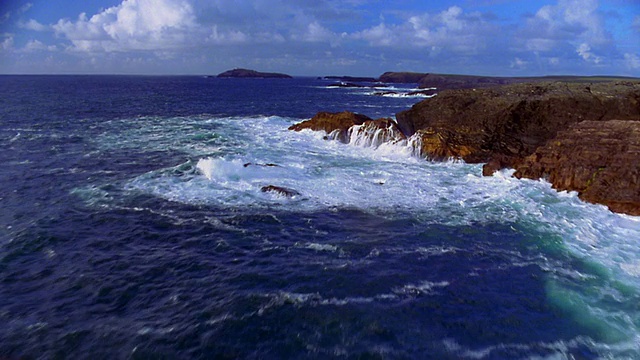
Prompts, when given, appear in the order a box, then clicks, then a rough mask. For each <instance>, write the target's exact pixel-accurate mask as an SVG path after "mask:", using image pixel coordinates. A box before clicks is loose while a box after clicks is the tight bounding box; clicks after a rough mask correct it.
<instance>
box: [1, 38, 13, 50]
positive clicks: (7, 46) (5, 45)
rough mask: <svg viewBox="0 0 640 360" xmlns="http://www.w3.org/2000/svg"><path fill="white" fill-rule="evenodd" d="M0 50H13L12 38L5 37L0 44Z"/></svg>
mask: <svg viewBox="0 0 640 360" xmlns="http://www.w3.org/2000/svg"><path fill="white" fill-rule="evenodd" d="M0 49H2V50H11V49H13V36H12V35H9V36H7V37H6V38H5V39H4V40H3V41H2V43H0Z"/></svg>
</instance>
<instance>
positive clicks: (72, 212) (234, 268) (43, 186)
mask: <svg viewBox="0 0 640 360" xmlns="http://www.w3.org/2000/svg"><path fill="white" fill-rule="evenodd" d="M327 84H328V82H327V81H324V80H317V79H313V78H297V79H292V80H287V79H272V80H266V79H215V78H204V77H122V76H0V165H1V168H2V172H0V207H1V208H0V209H1V210H0V358H8V359H14V358H15V359H18V358H46V359H48V358H93V359H97V358H99V359H103V358H104V359H120V358H121V359H129V358H133V359H147V358H167V359H182V358H203V359H204V358H206V359H209V358H242V359H244V358H275V359H280V358H321V359H324V358H390V359H395V358H412V359H413V358H424V359H449V358H450V359H458V358H469V359H485V358H486V359H523V358H545V359H546V358H549V359H595V358H616V359H617V358H640V345H639V342H640V331H639V328H640V293H639V290H640V250H639V248H638V240H639V239H640V220H639V219H638V218H633V217H628V216H622V215H616V214H612V213H610V212H608V210H606V209H605V208H604V207H601V206H596V205H589V204H584V203H582V202H581V201H580V200H578V199H577V197H576V196H575V194H571V193H569V194H567V193H560V194H559V193H556V192H555V191H554V190H553V189H551V188H550V187H549V185H548V184H546V183H544V182H535V181H519V180H515V179H512V178H511V177H510V176H509V173H508V172H503V173H500V174H497V175H496V176H494V177H491V178H483V177H481V176H480V175H479V174H480V168H479V167H478V166H477V165H467V164H463V163H454V162H451V163H430V162H427V161H424V160H421V159H417V158H415V157H412V156H411V154H410V152H407V151H405V150H406V149H404V148H402V147H401V146H396V147H394V146H388V147H387V146H376V147H375V148H371V147H361V146H355V145H345V144H338V143H335V142H332V141H325V140H323V139H322V134H314V133H312V132H302V133H295V132H290V131H288V130H287V127H288V126H289V125H291V124H293V123H295V122H298V121H301V120H303V119H306V118H309V117H311V116H313V115H314V114H315V113H316V112H318V111H342V110H351V111H356V112H360V113H364V114H366V115H369V116H371V117H381V116H384V117H392V116H394V114H395V113H396V112H398V111H400V110H403V109H406V108H408V107H410V106H411V105H412V104H413V103H415V102H417V101H419V100H421V99H419V98H405V97H379V96H373V95H371V92H373V91H372V90H370V89H343V88H333V89H328V88H327V87H326V85H327ZM396 87H399V85H396ZM248 162H251V163H254V164H259V163H277V164H278V165H279V166H278V167H274V168H267V167H260V166H249V167H244V166H243V165H244V164H245V163H248ZM268 184H275V185H286V186H287V187H291V188H294V189H295V190H296V191H298V192H300V193H301V195H300V196H296V197H294V198H293V199H288V198H283V197H280V196H277V195H275V194H269V193H262V192H261V191H260V188H261V186H263V185H268Z"/></svg>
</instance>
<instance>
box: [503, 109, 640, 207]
mask: <svg viewBox="0 0 640 360" xmlns="http://www.w3.org/2000/svg"><path fill="white" fill-rule="evenodd" d="M514 175H515V176H516V177H518V178H523V177H524V178H530V179H538V178H545V179H547V180H548V181H549V182H551V183H552V184H553V186H554V188H556V189H558V190H574V191H578V193H579V194H580V198H582V199H583V200H586V201H589V202H593V203H598V204H604V205H607V206H608V207H609V208H610V209H611V210H613V211H618V212H624V213H628V214H633V215H640V120H637V121H632V120H626V121H622V120H609V121H583V122H580V123H577V124H573V125H571V126H569V128H568V129H567V130H563V131H560V132H559V133H558V135H557V136H556V137H555V138H553V139H551V140H550V141H548V142H547V143H546V144H545V145H544V146H541V147H539V148H538V149H537V150H536V151H535V152H534V153H533V154H532V155H530V156H528V157H526V158H525V159H524V160H523V162H522V163H520V164H519V165H518V166H516V173H515V174H514Z"/></svg>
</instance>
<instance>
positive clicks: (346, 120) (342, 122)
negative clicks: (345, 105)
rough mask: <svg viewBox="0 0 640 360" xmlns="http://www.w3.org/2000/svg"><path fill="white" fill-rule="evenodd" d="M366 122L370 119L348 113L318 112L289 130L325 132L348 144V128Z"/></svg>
mask: <svg viewBox="0 0 640 360" xmlns="http://www.w3.org/2000/svg"><path fill="white" fill-rule="evenodd" d="M368 120H371V118H370V117H368V116H365V115H361V114H356V113H352V112H350V111H343V112H340V113H330V112H319V113H317V114H316V115H315V116H314V117H312V118H311V119H309V120H306V121H303V122H301V123H298V124H294V125H291V126H290V127H289V130H294V131H300V130H303V129H311V130H314V131H325V132H326V133H327V134H333V138H334V139H336V140H340V141H342V142H348V141H349V138H348V134H347V131H348V130H349V128H350V127H352V126H353V125H362V123H364V122H365V121H368Z"/></svg>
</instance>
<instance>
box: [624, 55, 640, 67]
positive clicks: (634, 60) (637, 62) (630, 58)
mask: <svg viewBox="0 0 640 360" xmlns="http://www.w3.org/2000/svg"><path fill="white" fill-rule="evenodd" d="M624 61H625V64H626V65H627V67H628V68H629V69H633V70H637V69H640V56H638V55H637V54H629V53H627V54H624Z"/></svg>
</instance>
